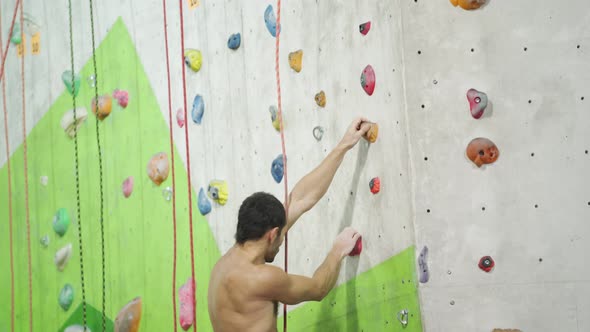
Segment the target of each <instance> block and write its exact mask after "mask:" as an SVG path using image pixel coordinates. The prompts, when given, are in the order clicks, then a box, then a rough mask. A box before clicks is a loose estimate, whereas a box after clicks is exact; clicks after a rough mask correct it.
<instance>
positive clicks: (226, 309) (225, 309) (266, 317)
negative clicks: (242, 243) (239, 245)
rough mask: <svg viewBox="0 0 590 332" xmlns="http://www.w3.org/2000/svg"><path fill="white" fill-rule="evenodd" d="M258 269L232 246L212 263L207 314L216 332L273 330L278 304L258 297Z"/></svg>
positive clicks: (274, 328) (275, 327)
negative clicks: (215, 262)
mask: <svg viewBox="0 0 590 332" xmlns="http://www.w3.org/2000/svg"><path fill="white" fill-rule="evenodd" d="M261 268H264V267H263V266H257V265H255V264H254V263H253V262H251V261H250V260H249V259H248V257H247V256H246V255H244V254H243V253H241V252H239V250H237V249H236V248H235V247H234V248H232V249H230V250H229V251H228V252H227V253H226V254H225V255H224V256H223V257H222V258H221V259H220V260H219V261H218V262H217V264H215V267H214V268H213V271H212V272H211V282H210V284H209V315H210V316H211V321H212V322H213V329H214V330H215V331H219V332H223V331H245V332H246V331H269V332H271V331H276V330H277V323H276V315H277V310H278V302H276V301H271V300H267V299H262V298H259V297H258V296H257V293H258V291H259V288H260V287H261V285H260V284H257V281H256V280H257V276H259V273H260V269H261Z"/></svg>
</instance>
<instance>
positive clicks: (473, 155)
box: [467, 137, 500, 167]
mask: <svg viewBox="0 0 590 332" xmlns="http://www.w3.org/2000/svg"><path fill="white" fill-rule="evenodd" d="M499 156H500V150H498V147H497V146H496V144H494V142H492V141H490V140H489V139H487V138H482V137H479V138H476V139H474V140H472V141H471V142H470V143H469V145H468V146H467V158H469V160H471V161H472V162H473V163H474V164H475V165H476V166H477V167H481V166H482V165H484V164H492V163H494V162H495V161H496V160H498V157H499Z"/></svg>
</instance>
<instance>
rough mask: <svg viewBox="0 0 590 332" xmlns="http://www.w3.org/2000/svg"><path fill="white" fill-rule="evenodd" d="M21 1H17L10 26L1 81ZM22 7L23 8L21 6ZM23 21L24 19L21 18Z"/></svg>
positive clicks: (0, 69)
mask: <svg viewBox="0 0 590 332" xmlns="http://www.w3.org/2000/svg"><path fill="white" fill-rule="evenodd" d="M19 4H21V5H22V3H20V0H16V5H15V6H14V13H13V14H12V23H11V24H10V30H9V31H8V39H7V40H6V48H5V49H4V53H3V54H2V65H1V66H0V80H2V78H3V77H4V63H5V62H6V56H7V55H8V47H9V46H10V37H11V36H12V30H13V29H14V22H15V21H16V13H17V12H18V8H19ZM21 7H22V6H21ZM21 21H22V18H21ZM21 32H22V23H21ZM0 44H1V42H0Z"/></svg>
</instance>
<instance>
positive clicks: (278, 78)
mask: <svg viewBox="0 0 590 332" xmlns="http://www.w3.org/2000/svg"><path fill="white" fill-rule="evenodd" d="M281 30H282V27H281V0H277V37H276V39H277V41H276V52H275V70H276V73H277V98H278V102H277V107H278V109H279V122H280V124H281V146H282V149H283V165H284V167H285V177H284V178H285V213H286V215H287V217H286V218H287V220H289V219H288V218H289V184H288V181H287V150H286V148H285V127H284V126H283V108H282V106H281V75H280V66H279V53H280V52H279V46H280V41H281V38H280V37H281ZM288 253H289V238H288V234H285V272H289V269H288V266H289V265H288ZM283 331H285V332H286V331H287V305H286V304H283Z"/></svg>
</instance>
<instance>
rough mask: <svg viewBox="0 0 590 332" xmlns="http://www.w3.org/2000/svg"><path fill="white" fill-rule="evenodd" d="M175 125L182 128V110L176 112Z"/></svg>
mask: <svg viewBox="0 0 590 332" xmlns="http://www.w3.org/2000/svg"><path fill="white" fill-rule="evenodd" d="M176 123H178V126H179V127H180V128H182V127H184V112H183V109H182V108H179V109H178V110H177V111H176Z"/></svg>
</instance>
